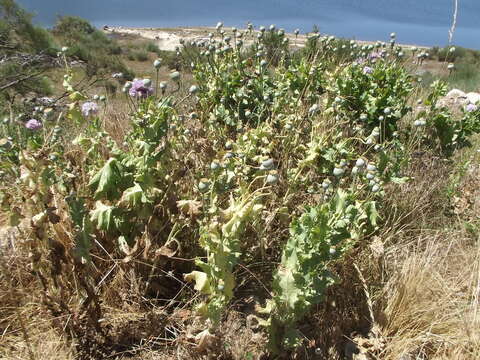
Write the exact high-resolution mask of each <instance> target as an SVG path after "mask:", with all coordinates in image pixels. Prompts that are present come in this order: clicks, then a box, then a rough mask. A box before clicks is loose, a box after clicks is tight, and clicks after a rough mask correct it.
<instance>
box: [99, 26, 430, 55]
mask: <svg viewBox="0 0 480 360" xmlns="http://www.w3.org/2000/svg"><path fill="white" fill-rule="evenodd" d="M224 29H225V31H227V32H232V28H231V27H224ZM103 31H104V32H105V33H107V34H118V35H120V36H128V35H131V36H139V37H142V38H145V39H149V40H154V41H155V43H156V44H157V45H158V47H159V48H160V50H166V51H174V50H175V48H176V47H180V46H181V44H180V40H184V41H197V40H202V39H205V38H207V37H208V33H210V32H213V33H215V32H216V31H217V30H216V28H215V27H208V26H206V27H200V26H198V27H177V28H171V27H170V28H157V27H130V26H109V25H105V26H103ZM254 32H255V33H258V30H254ZM285 35H286V36H287V38H288V39H290V41H291V42H292V43H293V44H295V46H297V47H300V48H301V47H303V46H305V43H306V42H307V39H308V35H307V34H299V35H298V36H295V35H294V34H293V33H285ZM347 40H354V41H355V42H356V43H358V44H360V45H371V44H375V43H376V41H363V40H355V39H347ZM244 42H245V44H246V45H248V44H249V43H252V42H253V39H248V37H246V38H244ZM398 45H399V46H401V47H417V48H418V49H430V48H431V47H429V46H420V45H413V44H412V45H410V44H398Z"/></svg>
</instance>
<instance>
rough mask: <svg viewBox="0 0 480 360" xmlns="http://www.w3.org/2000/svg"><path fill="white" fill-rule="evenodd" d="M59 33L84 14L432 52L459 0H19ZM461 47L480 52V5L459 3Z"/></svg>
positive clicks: (102, 19)
mask: <svg viewBox="0 0 480 360" xmlns="http://www.w3.org/2000/svg"><path fill="white" fill-rule="evenodd" d="M17 1H18V2H19V3H20V4H21V5H23V6H24V7H25V8H26V9H28V10H29V11H31V12H33V13H35V14H36V17H35V21H36V22H37V23H39V24H42V25H45V26H52V25H53V24H54V22H55V19H56V17H57V16H58V15H78V16H81V17H83V18H86V19H88V20H90V21H91V22H92V23H93V24H95V25H96V26H103V25H112V26H114V25H115V26H118V25H123V26H135V27H178V26H186V27H188V26H214V25H215V24H216V23H217V22H218V21H223V22H224V23H225V25H226V26H236V27H239V28H240V27H242V26H245V24H246V23H247V22H248V21H251V22H252V23H253V24H254V25H256V26H260V25H265V26H268V25H270V24H276V25H277V27H283V28H284V29H286V30H287V31H293V30H294V29H296V28H299V29H300V30H301V31H302V32H308V31H310V30H311V29H312V27H313V25H317V26H318V27H319V29H320V32H322V33H326V34H330V35H335V36H339V37H346V38H353V39H358V40H388V38H389V34H390V33H391V32H396V33H397V39H398V42H400V43H405V44H416V45H426V46H444V45H446V44H448V31H449V29H450V27H451V25H452V18H453V8H454V6H453V3H454V0H238V1H232V0H17ZM458 3H459V4H458V16H457V26H456V30H455V33H454V36H453V43H454V44H456V45H460V46H464V47H470V48H474V49H480V0H458Z"/></svg>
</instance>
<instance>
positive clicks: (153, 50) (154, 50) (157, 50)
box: [145, 42, 161, 55]
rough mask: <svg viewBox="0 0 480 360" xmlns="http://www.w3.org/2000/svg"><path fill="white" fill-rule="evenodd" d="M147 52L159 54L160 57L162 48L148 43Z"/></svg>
mask: <svg viewBox="0 0 480 360" xmlns="http://www.w3.org/2000/svg"><path fill="white" fill-rule="evenodd" d="M145 50H146V51H148V52H151V53H155V54H158V55H160V53H161V50H160V48H159V47H158V45H157V44H155V43H154V42H149V43H147V45H145Z"/></svg>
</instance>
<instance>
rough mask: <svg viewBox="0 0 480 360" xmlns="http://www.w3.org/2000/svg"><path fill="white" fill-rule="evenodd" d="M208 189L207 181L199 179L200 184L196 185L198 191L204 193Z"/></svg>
mask: <svg viewBox="0 0 480 360" xmlns="http://www.w3.org/2000/svg"><path fill="white" fill-rule="evenodd" d="M209 187H210V182H209V181H208V179H201V180H200V182H199V183H198V190H200V192H202V193H203V192H206V191H207V190H208V188H209Z"/></svg>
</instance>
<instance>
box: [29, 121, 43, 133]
mask: <svg viewBox="0 0 480 360" xmlns="http://www.w3.org/2000/svg"><path fill="white" fill-rule="evenodd" d="M25 127H26V128H27V129H29V130H32V131H37V130H40V129H41V128H42V127H43V125H42V123H41V122H40V121H38V120H36V119H30V120H28V121H27V122H26V123H25Z"/></svg>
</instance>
